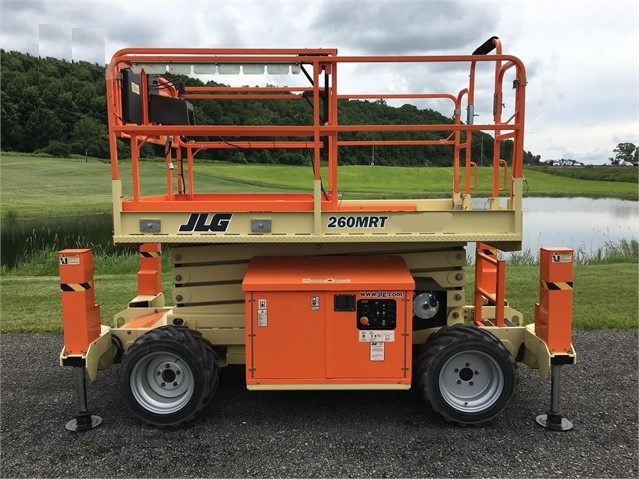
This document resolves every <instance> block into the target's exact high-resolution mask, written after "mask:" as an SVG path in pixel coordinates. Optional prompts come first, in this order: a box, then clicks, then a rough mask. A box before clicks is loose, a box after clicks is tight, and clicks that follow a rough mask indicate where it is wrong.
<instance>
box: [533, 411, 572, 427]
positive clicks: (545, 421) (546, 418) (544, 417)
mask: <svg viewBox="0 0 639 479" xmlns="http://www.w3.org/2000/svg"><path fill="white" fill-rule="evenodd" d="M535 421H537V424H539V425H540V426H541V427H545V428H546V429H550V430H552V431H570V430H571V429H572V422H570V421H569V420H568V419H566V418H565V417H563V416H562V415H561V414H550V413H548V414H540V415H539V416H537V418H536V419H535Z"/></svg>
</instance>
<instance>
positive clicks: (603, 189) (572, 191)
mask: <svg viewBox="0 0 639 479" xmlns="http://www.w3.org/2000/svg"><path fill="white" fill-rule="evenodd" d="M120 166H121V176H122V178H123V187H124V190H125V195H129V194H130V191H131V185H130V179H129V178H130V163H128V162H121V165H120ZM339 174H340V177H339V182H340V184H339V189H340V192H341V193H343V194H344V197H345V198H370V197H379V198H411V197H412V198H415V197H420V196H423V197H449V195H450V191H451V189H452V168H443V167H390V166H389V167H385V166H379V165H376V166H351V165H345V166H342V167H340V171H339ZM491 175H492V170H491V169H489V168H479V179H478V188H477V190H475V191H474V192H473V194H474V195H475V196H486V195H487V194H488V191H489V188H490V184H491V181H492V176H491ZM525 177H526V186H525V191H526V193H527V195H528V196H587V197H610V198H622V199H632V200H637V199H638V195H639V193H638V189H637V183H631V182H611V181H599V180H585V179H575V178H567V177H562V176H557V175H551V174H548V173H545V172H543V171H541V170H538V169H530V170H526V171H525ZM110 178H111V173H110V166H109V164H108V163H107V162H104V161H99V160H95V159H89V160H88V162H85V161H84V159H82V158H74V159H58V158H41V157H34V156H23V155H7V154H2V157H1V159H0V190H1V191H2V197H1V202H0V213H1V215H2V217H3V218H7V217H12V216H13V217H16V216H20V217H32V216H43V215H53V216H57V215H67V214H78V213H91V212H104V213H108V212H109V211H110V209H111V182H110ZM141 178H142V192H143V194H157V193H162V192H163V191H165V189H166V175H165V166H164V163H163V160H162V159H156V160H147V161H142V162H141ZM312 178H313V175H312V170H311V168H310V167H303V166H282V165H269V166H265V165H234V164H228V163H211V162H201V163H197V164H196V168H195V183H196V190H197V191H199V192H213V191H217V192H246V191H274V190H279V191H312Z"/></svg>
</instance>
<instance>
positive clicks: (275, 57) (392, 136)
mask: <svg viewBox="0 0 639 479" xmlns="http://www.w3.org/2000/svg"><path fill="white" fill-rule="evenodd" d="M489 53H490V55H489ZM453 62H458V63H459V62H461V63H467V64H468V65H470V71H471V74H470V78H469V80H468V81H469V83H468V85H466V86H464V87H463V88H462V89H460V90H459V93H457V94H453V93H447V92H423V91H418V92H409V91H406V92H397V91H395V92H376V91H375V90H373V91H364V92H355V91H354V92H345V93H342V92H338V89H337V67H338V65H340V64H349V63H350V64H364V63H369V64H373V65H379V64H392V65H398V64H399V65H401V64H408V63H419V64H431V63H453ZM480 62H491V63H493V64H494V65H495V77H494V81H495V101H497V100H499V101H501V84H502V83H503V79H504V73H505V72H506V71H507V70H509V69H513V68H514V69H515V70H516V78H517V80H516V87H517V88H516V89H515V90H514V95H515V104H516V105H515V112H514V114H513V115H512V116H511V117H510V118H509V119H508V121H506V122H502V121H501V112H500V111H497V110H500V108H496V111H494V118H493V119H494V120H495V121H494V123H490V124H489V123H481V124H476V123H475V122H474V116H475V114H474V107H475V105H474V103H475V101H476V100H477V99H476V98H475V95H476V94H477V92H476V91H475V74H476V72H475V67H476V65H477V64H478V63H480ZM227 63H235V64H236V65H240V64H241V65H248V64H251V65H258V64H259V65H266V66H268V65H284V66H286V65H297V67H298V69H297V72H299V71H300V69H301V71H302V72H303V73H304V75H301V76H299V78H300V79H301V80H300V81H304V79H305V78H306V79H307V80H308V81H309V84H307V85H303V86H300V85H297V84H296V85H294V86H290V87H288V86H268V85H267V86H257V87H255V86H254V87H248V86H242V87H239V86H219V85H216V86H187V87H180V88H177V87H176V86H174V85H173V84H172V83H171V82H170V81H169V80H167V79H164V78H162V77H161V76H160V77H159V82H160V83H161V85H162V88H161V91H159V92H158V91H152V86H151V84H150V81H147V78H150V77H147V76H146V74H145V67H146V66H147V65H149V64H156V65H159V70H158V69H156V68H153V69H151V68H150V67H149V69H150V70H153V71H161V70H162V65H164V66H165V67H166V70H168V66H170V65H174V67H175V68H173V70H174V71H180V70H181V69H182V66H184V67H185V69H186V70H189V71H191V68H192V66H201V65H202V64H215V68H218V65H221V64H227ZM134 66H135V68H136V70H135V71H139V72H140V85H139V91H140V97H141V98H148V97H149V95H151V94H156V95H158V94H159V95H160V96H165V97H166V96H168V97H169V98H173V99H176V100H180V101H186V100H188V101H206V100H211V99H214V100H218V101H225V100H233V101H236V100H237V101H241V100H252V99H263V100H266V101H271V100H282V99H287V100H294V99H304V100H306V101H309V103H311V107H312V109H313V114H312V121H310V122H309V123H308V124H304V125H300V124H299V123H294V124H290V125H286V124H285V123H284V122H282V121H281V119H279V121H278V122H277V124H271V125H250V124H241V125H223V124H215V125H202V124H177V125H175V124H158V123H156V122H152V121H151V119H150V118H149V115H150V110H149V108H150V107H149V104H148V102H147V101H142V102H141V110H140V114H141V121H140V124H136V123H135V122H131V121H129V122H127V121H125V120H124V119H123V117H124V115H123V101H124V98H123V96H124V95H126V93H123V90H122V84H123V79H122V74H121V72H122V71H123V70H125V69H131V68H132V67H134ZM178 67H179V68H178ZM265 68H266V67H265ZM291 68H292V67H291ZM273 70H275V69H273ZM132 71H133V70H132ZM266 71H268V69H266ZM287 71H289V70H287ZM292 73H293V70H290V73H289V74H292ZM525 78H526V76H525V68H524V66H523V64H522V63H521V61H520V60H519V59H518V58H516V57H514V56H512V55H504V54H502V51H501V42H500V41H499V39H498V38H497V37H491V38H489V39H488V40H487V41H486V42H484V43H483V44H482V45H480V47H478V48H477V49H475V51H474V52H473V54H472V55H407V56H390V55H386V56H338V55H337V50H336V49H240V48H236V49H215V48H176V49H171V48H140V49H134V48H127V49H123V50H120V51H118V52H117V53H116V54H115V55H114V56H113V58H112V61H111V62H110V64H109V66H108V68H107V73H106V79H107V107H108V119H109V137H110V146H111V172H112V179H114V180H118V179H119V178H120V172H119V166H118V153H117V147H116V142H117V139H118V138H121V139H129V140H130V141H131V144H132V147H131V160H132V174H133V176H134V177H135V178H134V179H133V198H134V201H139V200H140V198H141V190H142V188H141V185H140V178H139V174H140V165H139V154H140V151H139V149H140V146H141V145H140V144H139V143H138V142H139V140H140V139H141V138H145V140H144V141H148V142H150V143H154V144H158V145H164V144H168V143H167V139H168V138H169V137H172V138H174V140H173V141H172V142H171V143H170V144H169V146H168V147H167V151H166V154H165V156H166V158H165V163H166V184H167V191H166V198H167V199H169V200H172V199H174V198H178V197H179V198H178V199H179V200H181V199H182V198H185V197H186V198H189V199H192V198H193V195H194V194H195V184H194V181H195V178H194V173H193V166H194V162H195V154H196V153H197V152H198V151H201V150H208V149H211V150H224V149H230V148H241V149H265V150H268V149H281V148H286V149H298V150H301V149H307V150H309V151H310V152H311V153H312V154H311V157H312V164H313V166H314V168H313V171H314V173H313V179H314V181H322V175H321V173H320V172H321V169H320V166H321V165H324V164H326V165H328V176H327V178H328V185H324V186H328V187H327V188H326V189H325V188H324V186H322V193H323V195H324V198H323V199H322V202H321V204H325V203H326V202H328V204H331V205H333V206H335V205H336V204H337V199H338V194H339V193H338V188H337V186H338V185H337V181H338V175H337V165H338V158H337V157H338V149H339V148H340V147H342V148H343V147H359V146H372V147H375V146H380V147H399V146H406V147H410V146H413V147H415V146H423V147H452V150H453V154H452V156H453V165H452V166H453V185H452V186H453V193H454V194H463V195H470V192H471V190H473V189H476V188H477V187H478V184H479V175H478V168H477V163H476V162H475V161H473V155H474V154H475V153H474V152H473V151H472V146H473V141H472V140H473V132H475V131H485V132H491V133H492V134H493V135H494V145H493V151H494V155H495V156H494V158H493V166H492V168H493V196H495V197H496V196H498V195H499V192H501V191H504V190H506V189H507V188H508V182H507V179H508V164H507V163H506V162H505V161H504V160H502V159H500V158H499V156H498V155H499V149H500V148H499V147H500V144H501V141H503V140H506V139H513V140H514V142H515V147H514V148H513V154H514V157H513V166H512V176H513V178H518V177H520V176H521V172H522V165H521V162H522V161H523V141H522V140H523V129H524V123H523V119H524V116H523V113H524V108H523V102H524V94H525V89H524V87H525ZM478 98H479V97H478ZM374 99H388V100H389V101H396V100H402V99H413V100H419V101H425V100H433V101H438V100H450V101H452V103H453V116H452V122H451V123H445V124H416V123H413V124H393V123H386V124H357V125H355V124H344V123H339V121H338V117H339V115H338V108H340V105H341V103H338V101H339V102H344V101H351V100H361V101H367V100H374ZM464 107H466V110H467V121H466V122H463V121H462V119H461V114H462V110H463V108H464ZM361 133H374V135H372V136H370V135H362V137H358V136H357V135H358V134H361ZM375 133H378V134H379V135H377V134H375ZM408 134H410V135H412V136H408ZM403 135H406V136H403ZM227 138H232V139H233V140H232V141H228V140H227ZM182 148H184V149H185V151H186V156H185V157H184V161H183V156H182V155H183V152H182ZM425 159H426V158H425ZM173 161H175V165H177V167H178V168H177V170H176V171H175V172H173V168H171V167H172V166H174V163H173ZM183 165H184V166H185V167H186V170H187V171H186V172H185V173H184V172H183V170H182V166H183ZM502 167H504V171H503V182H502V184H499V183H500V182H499V181H498V179H499V177H500V176H501V169H502ZM462 176H464V177H465V180H464V191H461V186H462V185H461V177H462ZM176 177H177V183H178V186H177V189H176V191H174V182H175V179H176ZM185 180H187V181H188V187H187V186H186V184H185ZM324 180H325V181H326V178H324ZM175 193H177V197H176V196H175ZM511 194H512V192H511ZM467 203H468V204H470V202H469V200H468V201H467Z"/></svg>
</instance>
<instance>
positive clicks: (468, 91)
mask: <svg viewBox="0 0 639 479" xmlns="http://www.w3.org/2000/svg"><path fill="white" fill-rule="evenodd" d="M400 64H401V65H412V66H415V67H418V68H422V69H423V71H424V72H425V74H427V72H429V71H430V72H431V73H430V74H431V75H434V74H435V73H433V72H434V71H436V70H429V69H430V68H433V67H439V68H441V67H442V65H443V66H447V67H450V66H454V67H455V68H459V67H461V68H465V69H467V71H468V72H469V74H468V84H467V85H463V86H462V87H461V89H459V90H455V91H453V92H444V93H440V92H429V91H418V92H416V93H415V92H412V93H411V92H401V93H388V92H387V90H388V88H380V89H374V90H366V91H363V92H357V93H355V92H353V93H348V92H344V93H342V92H339V91H338V87H337V83H338V82H337V78H338V70H339V71H340V72H342V71H346V72H358V71H364V70H366V69H369V70H370V71H374V69H375V68H379V67H382V66H388V65H391V66H392V65H395V66H396V65H400ZM486 66H488V68H485V67H486ZM349 68H350V70H349ZM487 70H490V72H491V74H490V77H491V79H490V80H489V83H490V87H491V91H490V94H489V98H488V99H486V98H480V95H479V92H478V91H477V90H476V88H475V85H476V82H477V81H479V80H478V79H477V77H478V73H477V72H478V71H482V72H486V71H487ZM240 72H242V73H243V74H244V75H245V76H248V75H255V74H262V75H272V77H269V78H274V76H275V75H286V76H287V80H281V81H278V82H277V85H282V84H284V83H287V82H288V81H291V83H292V84H293V85H292V86H277V85H273V84H268V83H267V84H266V85H265V86H264V85H263V86H219V85H216V86H197V87H196V86H184V85H180V84H178V83H176V82H175V81H171V80H170V78H171V76H170V75H172V74H185V75H200V74H207V75H209V74H220V75H224V74H227V73H240ZM227 78H228V77H227ZM253 78H256V77H251V82H253V80H252V79H253ZM290 78H293V80H289V79H290ZM295 78H297V79H298V80H295ZM300 78H301V79H302V80H301V81H300V80H299V79H300ZM506 78H508V81H509V82H510V83H509V84H508V90H509V91H508V93H507V92H505V91H504V87H503V85H504V83H505V82H506ZM106 81H107V103H108V105H107V106H108V120H109V139H110V146H111V148H110V150H111V175H112V189H113V225H114V236H113V239H114V242H115V243H116V244H120V245H136V246H138V245H139V246H140V252H141V266H140V271H139V273H138V285H139V286H138V295H137V296H136V297H135V298H134V299H133V300H132V301H131V302H130V303H129V305H128V307H127V308H126V309H125V310H123V311H121V312H120V313H118V314H116V316H115V318H114V321H113V324H112V325H110V326H106V325H104V326H101V327H99V323H96V319H95V318H96V317H97V316H96V314H95V311H94V308H93V304H92V300H90V298H89V299H88V300H87V299H86V298H85V299H84V300H82V301H80V303H81V304H89V305H90V307H89V306H87V307H88V308H89V310H88V312H87V313H86V314H85V315H84V316H83V315H82V314H79V310H78V308H79V307H77V306H74V307H73V308H74V311H75V313H76V314H75V315H74V317H73V318H71V317H67V313H66V311H65V349H64V350H63V352H62V359H61V362H62V364H64V365H71V366H76V367H82V368H86V370H87V372H88V375H89V377H90V378H91V379H93V378H95V376H96V374H97V370H98V369H99V368H103V367H108V366H110V365H111V364H113V363H114V362H122V365H121V372H120V382H121V384H120V386H121V390H122V394H123V399H124V402H125V404H126V405H127V406H128V408H129V409H130V410H131V411H132V412H133V413H134V414H135V415H136V416H138V417H139V418H141V419H142V420H144V421H146V422H148V423H152V424H159V425H170V424H178V423H181V422H184V421H188V420H190V419H192V418H193V417H194V416H195V415H197V414H198V413H199V412H200V411H201V410H203V409H204V408H205V407H206V406H207V405H208V404H209V402H210V400H211V399H212V397H213V394H214V391H215V386H216V385H217V370H218V368H219V367H222V366H225V365H228V364H245V365H246V374H247V385H248V386H249V388H250V389H302V388H316V389H327V388H333V389H335V388H339V389H353V388H368V389H406V388H409V387H411V385H413V386H415V385H417V387H418V388H420V390H421V391H422V392H423V394H424V397H425V398H426V399H427V400H428V401H429V402H430V404H431V405H432V407H433V408H434V409H435V410H436V411H438V412H439V413H441V414H442V415H443V416H444V418H446V419H447V420H450V421H454V422H457V423H460V424H480V423H483V422H486V421H489V420H491V419H493V418H494V417H496V416H497V415H498V414H499V413H501V412H502V411H503V410H504V409H505V407H506V406H507V405H508V403H509V402H510V399H511V398H512V397H513V395H514V394H515V391H516V388H517V382H518V377H517V372H516V361H523V362H525V363H526V364H528V365H529V366H531V367H534V368H539V369H540V370H541V372H542V374H544V375H547V374H548V372H549V371H550V369H551V365H555V364H570V363H573V362H574V360H575V352H574V350H573V348H572V345H571V344H570V339H569V336H570V333H569V331H570V325H569V319H568V326H567V328H566V327H565V326H564V327H562V328H561V334H562V338H561V340H560V341H559V342H560V343H561V350H552V349H549V347H548V344H550V343H551V342H552V341H550V340H549V337H554V336H553V334H555V333H553V328H552V327H549V328H546V329H544V331H545V333H548V335H549V336H547V337H543V336H542V335H539V334H537V333H535V327H534V325H528V326H525V325H524V321H523V318H522V315H521V314H520V313H519V312H518V311H516V310H514V309H513V308H511V307H510V306H509V305H508V302H507V301H506V299H505V271H504V268H505V265H504V263H503V261H501V260H499V259H498V257H497V252H498V250H502V251H516V250H519V249H521V241H522V191H523V181H524V178H523V171H522V167H523V152H524V148H523V135H524V104H525V103H524V99H525V90H526V74H525V69H524V66H523V64H522V63H521V61H520V60H519V59H517V58H516V57H514V56H511V55H505V54H503V53H502V51H501V43H500V41H499V39H498V38H497V37H493V38H491V39H489V40H488V41H486V42H485V43H484V44H483V45H481V46H480V47H479V48H477V49H476V50H475V52H474V53H473V54H472V55H412V56H340V55H338V53H337V50H335V49H212V48H197V49H196V48H139V49H133V48H130V49H124V50H121V51H119V52H117V53H116V54H115V55H114V57H113V59H112V61H111V63H110V64H109V66H108V67H107V73H106ZM416 83H421V84H427V83H428V81H427V80H426V79H424V80H423V81H421V80H420V81H419V82H416ZM506 97H507V98H506ZM255 100H260V101H264V102H265V104H267V103H268V102H270V101H282V100H287V101H298V102H306V103H308V104H309V105H310V108H311V110H312V116H311V118H312V120H311V121H309V122H308V123H307V124H299V119H295V120H294V119H288V118H279V119H278V124H276V125H255V124H251V122H250V120H251V119H250V118H247V119H246V121H244V122H243V124H233V125H223V124H215V125H205V124H200V123H198V122H197V121H196V118H197V115H196V110H194V107H193V106H194V105H196V104H197V103H199V102H211V101H213V102H220V103H222V102H226V101H235V102H240V101H255ZM352 100H358V101H362V100H384V101H398V100H401V101H408V102H410V101H420V102H438V103H439V104H441V103H442V102H448V104H449V105H450V112H451V114H452V117H451V120H450V121H449V122H447V123H443V124H359V125H353V124H343V123H340V121H339V118H340V105H341V104H343V102H345V101H352ZM482 101H483V102H484V104H485V103H486V101H488V102H489V104H491V105H493V114H492V121H491V122H485V123H481V124H477V123H475V118H476V116H477V115H476V114H475V105H476V104H478V102H482ZM506 104H508V105H510V108H509V109H508V110H507V109H506V107H505V105H506ZM478 131H482V132H490V133H491V134H492V136H493V138H494V140H493V145H492V146H493V148H492V151H493V152H494V153H493V156H492V158H489V159H488V163H489V169H490V171H491V175H490V181H489V184H488V185H485V190H486V191H488V192H489V193H488V194H489V196H488V198H486V199H485V200H484V201H483V202H482V203H483V206H482V207H481V208H477V207H476V206H474V205H473V201H472V199H473V192H474V190H476V188H477V187H478V186H479V185H478V181H479V175H478V166H477V164H476V163H475V162H474V161H473V156H472V151H471V145H472V138H473V134H474V133H475V132H478ZM408 133H410V134H411V135H412V136H411V139H409V140H407V139H405V138H406V134H408ZM353 134H357V135H353ZM349 135H350V136H349ZM353 138H356V139H353ZM119 141H126V142H127V143H128V144H129V145H130V158H119V156H118V142H119ZM507 141H508V142H512V145H513V147H512V150H511V151H512V158H508V159H503V158H501V156H500V152H501V151H502V144H503V143H504V142H507ZM146 143H151V144H155V145H160V146H161V147H163V148H164V151H165V162H164V165H163V167H162V169H163V171H154V173H153V175H154V176H153V177H148V176H145V175H143V174H142V173H143V171H144V172H145V173H148V170H149V169H148V168H143V165H142V162H141V160H140V149H141V147H142V146H143V145H144V144H146ZM388 146H393V147H415V146H422V147H442V146H444V147H448V148H450V149H451V150H452V162H451V165H450V168H451V189H450V193H449V194H447V195H444V196H445V197H438V198H432V197H423V198H414V199H381V198H372V199H365V200H364V199H351V198H346V197H344V196H343V195H342V194H341V193H340V189H339V180H340V178H339V164H340V154H341V151H343V147H372V148H374V147H388ZM228 149H236V150H274V149H278V150H279V149H287V150H298V151H307V152H308V154H309V155H310V162H311V164H312V168H308V183H307V184H306V185H302V187H301V188H302V191H301V192H272V193H271V192H267V193H264V192H251V191H248V192H241V193H227V192H220V191H215V190H214V189H207V177H206V175H204V174H203V171H204V170H203V169H201V168H200V165H202V164H204V163H205V162H204V161H203V160H199V159H198V158H197V156H198V154H201V152H203V151H210V150H213V151H221V150H228ZM340 149H341V150H340ZM214 168H215V166H214V165H213V169H214ZM157 175H163V176H164V180H163V181H162V183H164V186H162V187H160V188H159V189H158V186H157V184H158V182H157ZM201 185H204V187H203V186H201ZM381 186H383V185H380V187H381ZM209 188H210V187H209ZM424 191H428V185H424ZM370 194H371V195H373V196H374V194H375V191H371V192H370ZM424 196H427V195H424ZM428 196H430V195H428ZM469 243H476V244H477V260H476V272H475V276H476V286H475V289H474V291H473V292H472V293H473V294H472V296H473V304H472V305H466V304H465V295H466V291H465V279H466V278H465V277H466V273H465V270H464V266H465V265H466V250H465V247H466V246H467V245H468V244H469ZM163 245H166V246H167V247H166V248H165V249H164V250H165V251H167V250H169V249H168V248H170V250H169V251H170V255H171V265H172V270H171V277H172V292H171V296H172V297H171V301H170V302H171V304H172V306H167V305H165V298H164V295H163V293H162V284H161V269H160V259H159V255H160V254H161V251H162V246H163ZM86 254H87V253H86V252H82V253H78V252H68V251H67V252H61V253H60V255H61V256H60V257H61V269H62V272H61V274H66V273H65V271H66V270H67V269H68V268H73V267H74V266H75V265H77V264H79V263H83V262H85V260H84V259H82V258H84V255H86ZM76 257H77V259H76ZM69 258H72V260H71V262H69ZM562 258H563V259H564V260H565V258H567V256H565V255H564V256H562ZM570 258H572V256H570ZM327 265H328V266H327ZM82 271H83V274H84V273H86V270H85V269H83V270H82ZM81 279H83V280H84V281H80V283H91V284H92V277H91V278H89V277H86V278H81ZM73 292H74V293H76V294H87V293H86V291H73ZM63 301H64V293H63ZM568 308H569V306H568ZM79 309H81V308H79ZM82 317H84V318H85V319H81V318H82ZM545 321H546V322H545V323H544V324H547V325H549V324H554V323H556V322H562V324H564V325H565V324H566V318H561V317H559V318H555V317H553V318H552V320H551V319H550V318H548V317H546V319H545ZM78 328H79V329H80V330H82V331H85V330H86V331H91V332H90V333H89V334H88V335H85V336H86V337H84V336H83V338H80V340H79V341H80V344H79V345H78V344H76V343H73V347H71V346H70V344H69V343H67V342H66V341H67V339H66V338H67V337H68V335H69V334H71V333H69V331H70V330H71V329H78ZM566 330H567V331H568V339H566V337H565V332H566ZM558 358H559V359H558ZM293 363H294V364H295V365H297V366H292V365H291V364H293ZM457 363H459V364H457ZM278 364H282V365H284V364H288V366H286V367H284V366H282V369H281V371H278V370H277V365H278ZM300 364H301V365H304V364H306V365H307V366H309V367H308V368H307V367H298V366H299V365H300ZM311 364H312V365H313V367H312V368H311V367H310V365H311ZM353 364H355V365H357V366H356V367H354V366H353ZM469 365H470V366H469ZM83 371H84V369H83ZM265 371H267V372H265ZM553 371H554V370H553ZM82 374H84V373H82ZM79 384H83V382H82V381H79ZM553 384H554V382H553ZM83 388H84V386H81V387H80V386H79V390H80V397H81V398H82V397H83V394H84V393H83ZM557 391H558V389H557ZM557 394H558V393H557ZM85 403H86V401H84V404H85ZM81 404H83V403H82V399H81ZM557 408H558V403H557ZM557 408H554V409H553V410H552V412H551V417H552V418H555V419H556V417H559V420H560V422H561V420H562V419H563V418H561V415H560V413H558V411H556V410H555V409H557ZM81 409H82V410H83V411H84V412H83V413H81V414H80V416H79V417H83V418H84V419H83V420H79V421H80V422H81V423H82V424H84V426H82V427H85V428H87V427H90V426H91V424H90V421H88V420H87V417H90V415H88V413H87V411H86V407H84V408H83V407H81ZM555 419H553V420H554V423H556V422H557V421H556V420H555ZM564 421H565V419H564ZM550 422H551V423H553V421H552V420H551V421H550ZM551 426H552V424H551Z"/></svg>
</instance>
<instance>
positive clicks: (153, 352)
mask: <svg viewBox="0 0 639 479" xmlns="http://www.w3.org/2000/svg"><path fill="white" fill-rule="evenodd" d="M215 361H216V356H215V353H214V351H213V346H212V345H211V343H209V342H208V341H207V340H206V339H204V338H202V335H201V334H200V333H199V332H198V331H194V330H191V329H189V328H187V327H185V326H162V327H160V328H157V329H153V330H151V331H149V332H147V333H145V334H144V335H142V336H140V337H139V338H138V339H137V340H136V341H135V342H134V343H133V345H132V346H131V347H130V348H129V350H128V352H127V353H126V354H125V355H124V359H123V360H122V366H121V367H120V374H119V386H120V391H121V394H122V399H123V402H124V404H125V405H126V406H127V408H128V409H129V410H130V411H131V412H132V413H133V414H134V415H135V416H137V417H138V418H140V419H141V420H142V421H144V422H146V423H148V424H154V425H158V426H172V425H177V424H181V423H184V422H187V421H190V420H191V419H193V418H194V417H195V416H196V415H197V414H198V413H199V412H200V411H202V409H204V408H205V407H206V406H207V405H208V404H209V403H210V401H211V398H212V397H213V394H214V393H215V389H216V387H217V383H218V366H217V364H216V362H215Z"/></svg>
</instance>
